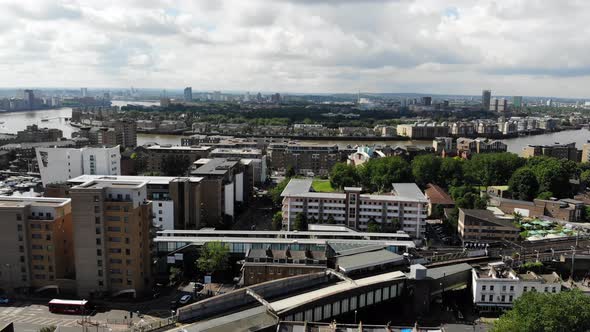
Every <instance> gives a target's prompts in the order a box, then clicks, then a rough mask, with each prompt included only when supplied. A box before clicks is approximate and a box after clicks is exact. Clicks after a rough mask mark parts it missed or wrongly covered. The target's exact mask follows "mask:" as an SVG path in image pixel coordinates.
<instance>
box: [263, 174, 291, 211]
mask: <svg viewBox="0 0 590 332" xmlns="http://www.w3.org/2000/svg"><path fill="white" fill-rule="evenodd" d="M290 180H291V179H289V178H286V179H284V180H283V181H281V182H279V183H277V185H276V186H274V187H273V188H272V189H270V190H269V191H268V194H269V195H270V199H272V202H273V203H274V204H275V205H281V202H282V200H283V198H282V197H281V193H282V192H283V190H285V187H286V186H287V185H288V184H289V181H290Z"/></svg>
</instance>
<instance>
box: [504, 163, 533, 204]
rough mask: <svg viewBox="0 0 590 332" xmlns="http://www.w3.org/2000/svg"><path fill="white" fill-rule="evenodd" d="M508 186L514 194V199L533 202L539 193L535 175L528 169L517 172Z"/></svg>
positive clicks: (520, 169)
mask: <svg viewBox="0 0 590 332" xmlns="http://www.w3.org/2000/svg"><path fill="white" fill-rule="evenodd" d="M508 186H509V187H510V191H511V192H512V198H514V199H520V200H524V201H531V200H533V198H534V197H535V196H536V195H537V192H538V191H539V183H538V182H537V177H536V176H535V173H533V171H532V170H531V169H530V168H528V167H522V168H519V169H518V170H516V172H514V174H512V177H510V180H509V181H508Z"/></svg>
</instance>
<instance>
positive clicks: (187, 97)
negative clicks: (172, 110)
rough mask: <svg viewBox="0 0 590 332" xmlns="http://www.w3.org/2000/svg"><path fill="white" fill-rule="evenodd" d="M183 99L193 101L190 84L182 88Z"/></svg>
mask: <svg viewBox="0 0 590 332" xmlns="http://www.w3.org/2000/svg"><path fill="white" fill-rule="evenodd" d="M184 101H193V88H192V87H190V86H189V87H186V88H184Z"/></svg>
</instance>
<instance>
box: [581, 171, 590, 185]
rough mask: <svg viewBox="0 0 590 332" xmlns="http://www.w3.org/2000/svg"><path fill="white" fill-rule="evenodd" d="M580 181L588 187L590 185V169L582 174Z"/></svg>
mask: <svg viewBox="0 0 590 332" xmlns="http://www.w3.org/2000/svg"><path fill="white" fill-rule="evenodd" d="M580 181H582V182H584V183H586V185H590V169H587V170H585V171H583V172H582V173H581V174H580Z"/></svg>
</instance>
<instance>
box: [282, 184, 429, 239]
mask: <svg viewBox="0 0 590 332" xmlns="http://www.w3.org/2000/svg"><path fill="white" fill-rule="evenodd" d="M312 182H313V180H311V179H292V180H291V181H289V184H288V185H287V186H286V187H285V189H284V190H283V192H282V193H281V196H282V197H283V206H282V213H283V228H284V229H286V230H290V229H291V227H292V226H293V223H294V222H295V217H296V215H297V214H298V213H303V214H305V215H306V217H307V218H308V220H309V219H310V218H312V217H313V218H315V219H316V220H324V221H326V220H327V219H328V218H329V217H330V216H331V217H332V218H334V220H335V221H336V223H338V224H344V225H346V226H348V227H350V228H353V229H359V230H362V231H364V230H366V229H367V224H368V223H369V221H371V220H375V221H376V222H378V223H391V222H392V221H394V220H398V221H399V223H400V226H401V227H400V228H401V229H400V230H403V231H404V232H406V233H408V234H409V235H410V236H412V237H414V238H424V233H425V227H426V226H425V225H426V222H425V219H426V216H427V215H428V199H426V197H425V196H424V194H423V193H422V192H421V191H420V189H419V188H418V186H417V185H416V184H415V183H394V184H393V190H392V191H391V193H387V194H362V193H361V191H362V189H361V188H357V187H346V188H344V192H341V193H325V192H314V191H313V189H312Z"/></svg>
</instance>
